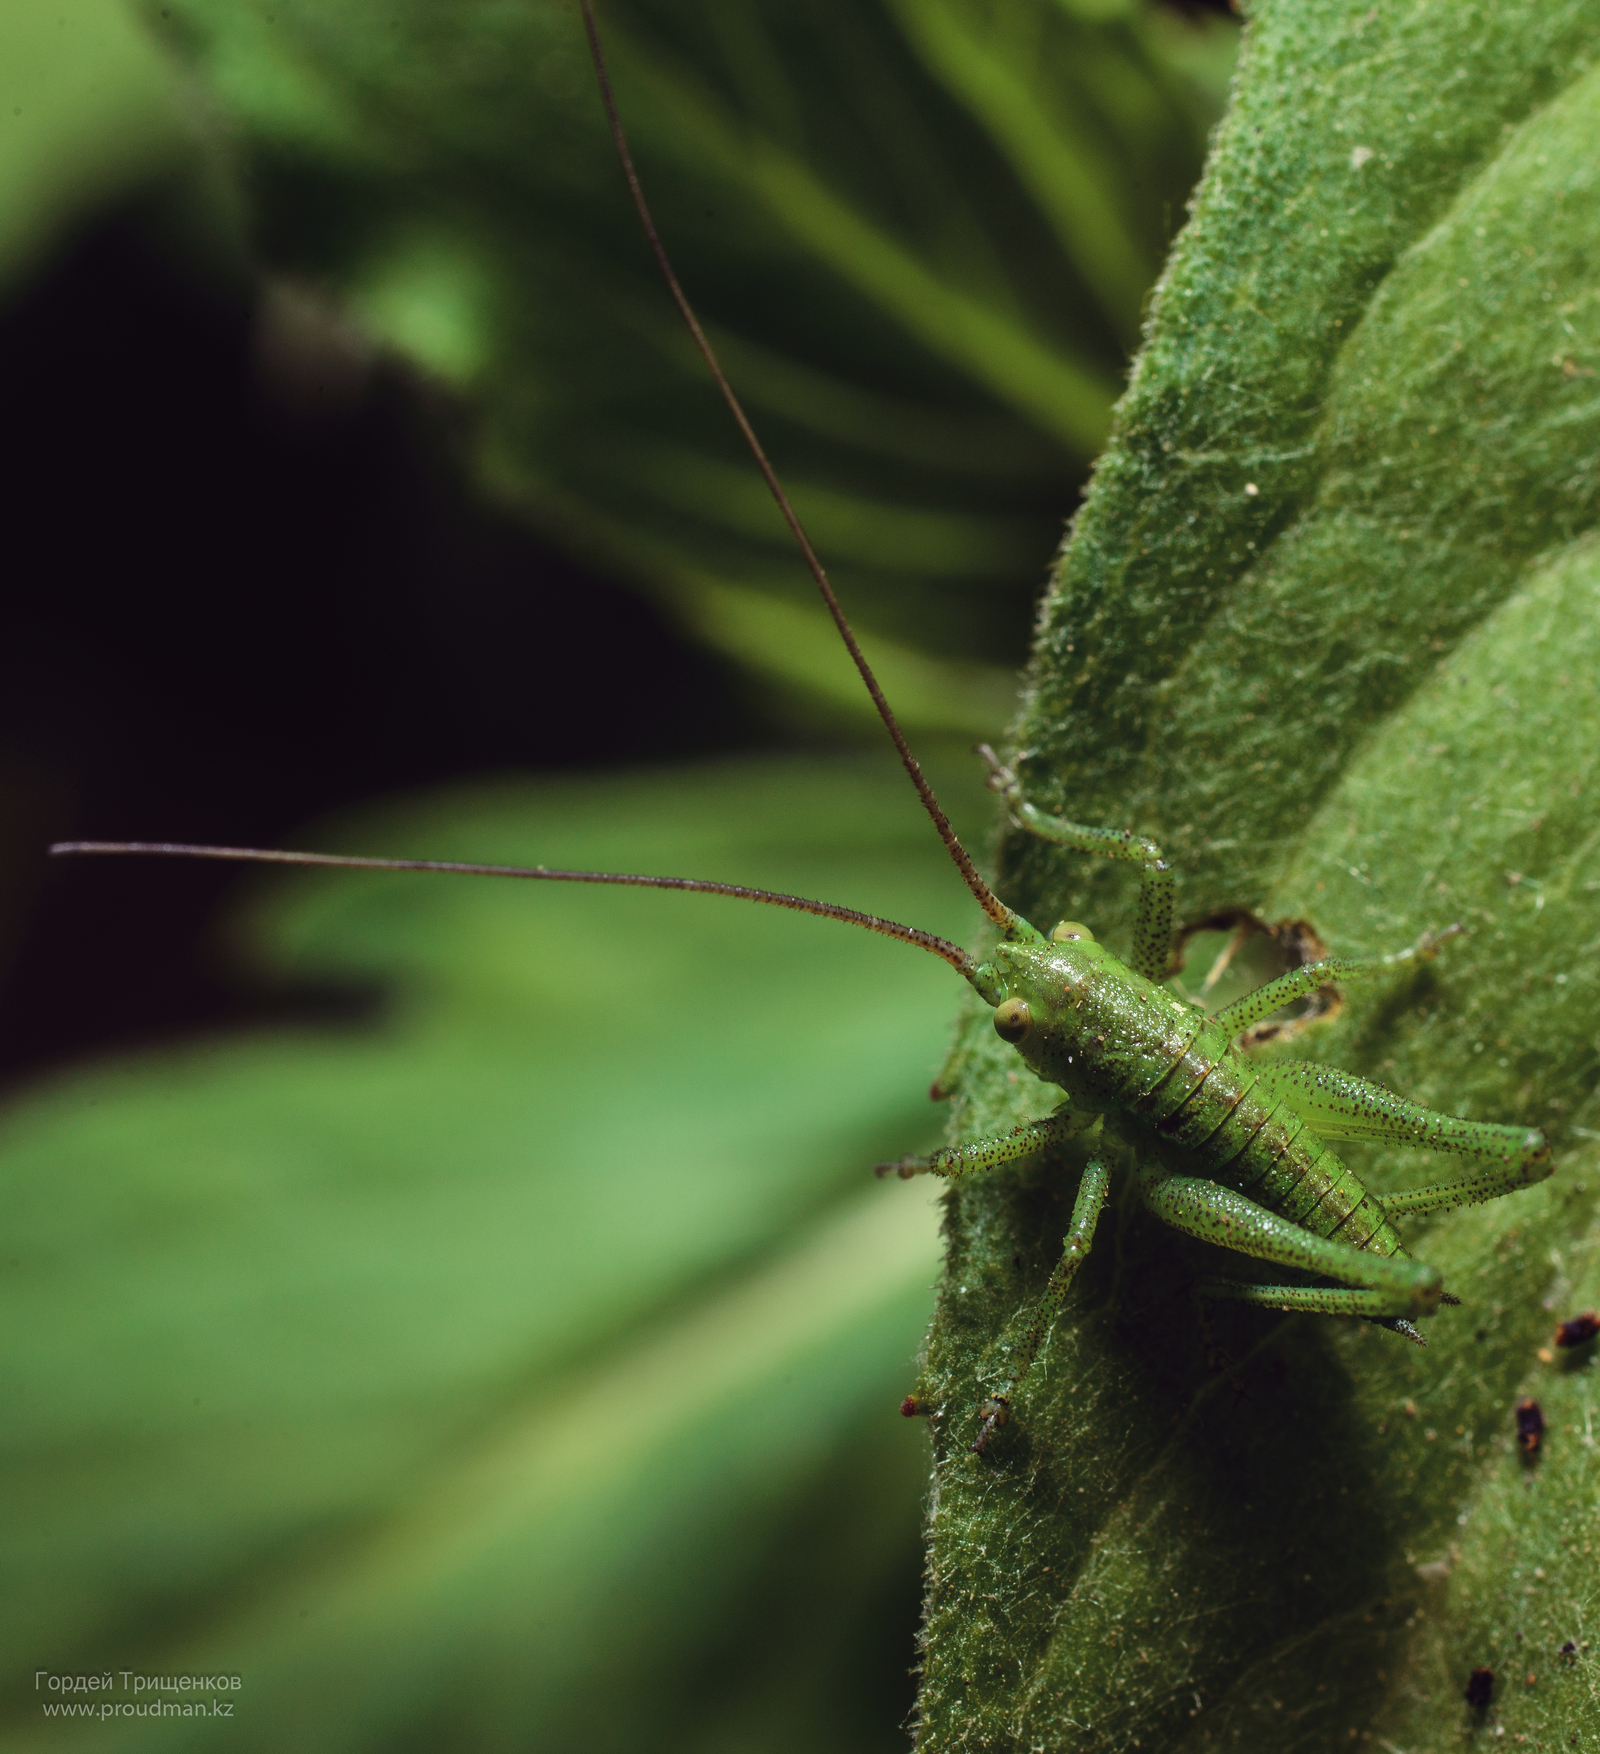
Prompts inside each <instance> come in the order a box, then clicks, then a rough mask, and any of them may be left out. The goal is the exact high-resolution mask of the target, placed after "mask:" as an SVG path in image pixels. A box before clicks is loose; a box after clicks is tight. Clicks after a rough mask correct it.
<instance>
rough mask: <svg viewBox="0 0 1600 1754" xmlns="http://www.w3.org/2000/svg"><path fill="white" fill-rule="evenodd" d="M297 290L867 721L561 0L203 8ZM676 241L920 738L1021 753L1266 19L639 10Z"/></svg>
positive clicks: (660, 571) (629, 33) (210, 76)
mask: <svg viewBox="0 0 1600 1754" xmlns="http://www.w3.org/2000/svg"><path fill="white" fill-rule="evenodd" d="M150 16H151V18H152V21H153V22H154V23H155V24H156V25H157V26H159V28H160V31H161V33H162V35H163V37H164V38H165V40H166V41H168V42H169V43H170V44H171V45H172V46H173V48H174V50H175V51H176V52H177V53H178V54H179V55H180V56H181V57H182V58H183V59H184V60H185V61H186V62H187V64H188V65H190V66H191V67H192V68H193V69H194V70H195V72H196V74H197V76H198V78H199V80H200V81H201V84H202V88H203V90H204V92H205V96H206V101H207V103H208V104H209V105H210V106H211V107H212V113H213V115H214V116H215V118H216V119H217V123H218V128H219V132H220V134H221V135H222V136H223V137H224V138H225V139H226V140H227V141H228V142H229V143H230V147H231V150H232V151H233V152H234V153H235V154H236V156H237V159H238V164H239V173H240V176H241V178H242V180H243V184H244V186H245V188H246V189H247V190H248V198H249V205H250V211H251V214H252V223H253V227H254V231H255V238H256V248H257V250H258V252H259V254H260V255H261V257H262V259H263V260H264V262H265V263H266V264H268V265H269V266H270V267H271V268H272V269H273V270H274V271H275V272H277V273H279V274H281V275H289V276H294V277H295V278H296V279H297V281H298V282H299V283H300V284H301V286H302V287H305V286H310V287H312V288H315V289H319V290H320V292H321V293H322V295H323V296H325V297H327V298H330V299H332V300H333V301H335V302H336V304H337V305H338V306H339V307H340V308H341V309H344V310H347V311H348V310H353V311H354V312H356V313H357V314H358V315H359V316H360V318H361V319H362V322H363V324H364V326H365V328H366V329H367V331H368V332H369V333H371V334H374V335H376V336H377V337H379V338H380V339H382V340H385V341H387V342H389V343H390V344H392V345H393V346H394V347H396V348H398V349H399V350H400V351H401V353H402V354H403V355H404V356H406V357H407V358H409V359H411V360H412V361H414V362H415V363H416V364H417V365H419V366H420V367H422V368H423V369H425V370H426V371H427V372H429V373H430V374H432V375H434V376H435V377H437V378H439V379H441V380H443V381H444V382H445V383H447V384H449V385H452V386H454V387H455V388H456V389H457V390H458V391H460V392H461V393H462V394H463V395H464V396H466V397H467V398H468V399H469V402H470V406H471V408H472V410H473V416H474V419H475V421H476V431H475V437H474V440H473V448H474V456H475V466H476V468H477V470H478V473H479V475H480V478H481V479H482V481H483V482H484V484H485V485H486V486H487V487H489V488H490V490H491V491H493V492H495V493H497V494H500V495H502V496H504V497H505V498H506V499H508V500H509V501H511V502H512V503H515V504H517V505H519V506H521V507H524V508H525V509H526V511H527V512H528V514H529V515H530V516H531V517H533V518H534V519H535V520H537V521H538V522H539V523H540V524H541V525H542V526H543V527H544V528H546V529H547V530H549V531H551V532H553V533H555V534H556V535H557V536H558V537H559V538H560V539H561V540H563V541H564V542H566V543H567V544H568V545H569V546H570V547H572V548H573V549H574V550H576V551H578V552H579V553H581V554H583V555H585V556H586V557H587V558H588V559H589V560H590V561H591V562H592V563H593V564H595V565H597V566H599V567H601V568H602V569H604V570H607V571H610V572H613V573H616V574H619V575H621V576H624V577H627V578H631V579H632V580H634V581H635V582H636V583H637V584H638V585H639V586H640V587H641V588H642V589H645V590H647V591H649V592H651V593H652V594H654V595H655V596H657V597H658V598H660V599H661V600H662V601H663V602H664V603H666V604H667V605H668V606H669V608H670V609H671V611H672V613H673V614H674V615H675V617H676V618H677V619H678V620H680V621H681V622H682V623H683V624H684V625H686V626H687V627H689V628H691V629H692V630H694V631H695V632H696V633H697V634H698V635H699V636H700V637H701V638H703V639H704V640H706V641H708V642H710V643H711V644H713V645H714V646H716V647H717V648H718V649H720V650H722V651H723V652H725V653H727V654H728V655H730V656H731V657H732V658H734V659H735V660H737V661H739V662H740V663H743V664H747V665H749V666H752V667H753V668H754V669H756V670H757V671H759V672H760V673H762V674H763V676H764V677H766V678H768V679H769V680H771V679H776V680H777V681H779V682H780V683H782V684H783V685H784V686H785V687H786V688H787V689H788V690H789V691H790V692H793V693H798V694H800V695H802V696H804V697H806V698H808V699H809V700H811V702H812V703H813V706H814V707H815V706H819V705H822V706H825V710H827V711H829V712H830V713H833V714H837V713H839V712H840V711H842V712H843V713H844V714H845V715H847V716H848V717H851V718H857V717H860V716H861V715H862V714H863V711H865V712H866V713H867V714H868V716H870V708H866V707H865V703H864V701H863V698H862V696H861V694H860V690H859V688H858V686H857V683H856V679H855V677H854V675H853V674H852V673H851V671H850V669H849V666H848V665H847V664H844V663H842V662H841V660H840V656H839V654H838V652H837V650H836V646H835V642H834V638H833V633H832V629H831V628H830V627H829V626H828V625H827V623H826V622H825V621H822V620H819V618H818V617H817V616H816V615H815V614H814V613H813V611H812V604H811V599H810V586H809V582H808V581H807V579H806V578H805V575H804V573H803V572H802V571H801V570H800V569H799V567H798V565H797V563H796V561H795V558H794V556H793V553H792V551H791V548H790V545H789V540H788V535H787V532H786V531H785V529H784V527H783V525H782V524H781V522H780V521H779V519H778V517H777V515H776V513H775V512H774V510H773V508H772V506H771V504H770V501H769V500H768V499H767V497H766V492H765V489H764V488H763V486H762V484H761V482H760V479H759V477H758V476H756V474H755V473H754V472H753V471H752V469H751V468H750V465H749V461H748V458H747V457H746V455H745V453H744V451H743V449H742V446H741V442H740V440H739V438H738V435H737V433H736V432H735V431H734V429H733V428H732V426H731V424H730V423H729V421H728V418H727V413H726V411H725V409H724V408H723V407H722V404H721V402H720V400H719V399H718V397H717V395H716V393H715V391H714V390H713V389H712V387H711V385H710V383H709V381H708V380H707V377H706V374H705V371H704V367H703V366H702V364H701V362H700V359H699V357H698V355H697V354H696V353H695V352H694V350H693V347H692V345H691V343H690V342H689V339H688V337H687V335H686V334H685V333H684V332H683V329H682V326H681V324H680V323H679V321H678V318H677V316H676V313H675V312H674V311H673V310H672V307H671V305H670V303H669V302H668V301H667V299H666V298H665V296H664V294H663V290H662V287H661V285H660V281H659V276H658V275H657V273H656V269H655V266H654V264H653V262H652V261H651V259H650V257H649V255H648V253H647V252H646V249H645V246H644V242H643V239H642V238H641V237H640V235H639V229H638V224H637V221H636V220H635V218H634V214H633V211H632V208H631V206H630V205H629V203H628V201H627V198H626V195H625V192H624V190H623V186H622V183H621V179H620V174H619V171H618V168H617V164H616V159H615V154H614V152H613V150H612V147H611V143H610V140H609V137H608V135H607V134H606V131H605V127H604V122H603V118H602V116H601V113H600V110H599V106H598V103H597V100H596V96H595V90H594V77H593V73H592V70H591V68H590V66H589V63H588V55H587V50H586V48H585V45H584V42H583V37H582V32H581V30H580V28H579V25H578V19H577V12H576V8H575V7H574V6H572V5H569V4H567V3H566V0H523V3H520V4H517V5H503V4H493V5H491V4H472V5H454V6H450V7H440V6H437V5H435V4H432V3H431V0H384V4H382V5H378V4H375V3H374V0H250V3H248V4H244V5H241V4H238V3H237V0H221V3H213V0H175V3H174V4H172V5H164V6H161V7H159V8H154V7H152V8H151V9H150ZM603 23H604V27H605V30H606V35H607V40H608V44H609V52H610V54H611V57H612V59H613V60H614V62H615V68H614V72H615V77H616V85H617V91H618V97H619V101H620V104H621V107H622V110H623V113H624V115H625V117H626V119H627V124H628V127H629V129H630V132H631V133H632V135H633V137H634V146H635V152H636V156H637V158H638V160H639V164H640V167H641V172H642V175H643V177H644V180H645V185H646V188H647V191H648V193H649V196H650V198H651V201H652V203H653V204H654V206H655V208H656V211H657V217H658V220H659V223H660V226H661V230H662V232H663V234H664V235H665V237H666V238H667V239H668V241H669V247H670V249H671V251H672V254H673V257H674V259H675V261H676V263H677V265H678V268H679V271H680V273H681V275H682V277H683V279H684V282H685V284H686V285H687V287H688V288H689V291H690V294H691V296H692V298H693V299H694V300H695V302H696V305H697V306H698V308H699V310H700V314H701V316H702V317H703V318H704V320H705V321H706V323H707V325H708V327H709V329H710V331H711V333H712V335H713V337H714V339H715V341H716V344H717V346H718V347H719V348H720V349H721V350H722V352H723V354H724V358H725V362H726V364H727V366H728V368H729V370H730V372H731V373H732V375H733V377H734V380H735V381H736V383H737V384H738V386H739V388H740V391H741V393H742V394H743V395H744V396H745V397H746V398H747V399H748V401H749V403H750V405H751V409H752V413H753V414H754V416H755V418H756V420H757V422H758V424H759V426H760V428H761V430H762V432H763V433H764V435H765V437H766V442H767V443H768V445H769V447H770V449H771V450H772V452H773V455H774V458H775V460H776V462H777V463H778V466H779V468H780V469H781V470H782V472H783V474H784V476H785V479H786V482H787V485H788V487H789V490H790V493H791V495H792V497H793V499H794V502H795V504H796V506H797V507H798V509H799V511H800V513H801V515H802V517H803V518H804V519H805V520H806V522H807V524H808V525H809V527H810V528H811V530H812V532H813V535H814V536H815V538H816V541H817V543H818V546H819V548H820V549H821V550H822V551H823V552H824V553H825V554H826V555H827V556H828V561H829V565H830V567H831V569H832V570H833V572H834V574H835V578H836V582H837V583H838V584H839V586H840V588H841V591H842V593H843V594H844V595H845V596H846V598H847V600H848V601H849V602H850V603H851V604H852V605H853V606H854V607H853V613H855V614H856V616H857V619H858V621H859V623H860V626H861V629H862V632H863V634H864V636H871V638H872V643H873V650H874V653H875V659H876V661H878V662H879V663H880V666H881V669H882V671H883V678H884V683H885V686H886V687H887V688H888V689H889V691H890V693H891V694H892V696H893V698H894V699H895V701H896V703H897V705H898V706H899V708H900V710H901V712H902V713H903V714H904V715H905V716H906V717H907V719H908V721H910V722H911V723H913V724H916V725H920V726H927V727H930V728H944V729H951V730H957V731H963V732H968V731H981V732H984V733H986V734H992V733H994V732H996V731H997V730H998V728H999V727H1000V726H1001V725H1002V724H1003V723H1004V722H1005V720H1006V718H1007V717H1008V716H1009V714H1010V711H1011V704H1012V700H1013V698H1014V696H1013V686H1012V681H1011V677H1010V674H1009V671H1010V668H1011V666H1012V665H1013V664H1014V663H1015V662H1016V660H1017V658H1018V657H1020V655H1021V638H1022V633H1023V629H1024V627H1025V626H1026V622H1027V615H1028V609H1029V606H1030V605H1031V603H1032V601H1033V598H1034V596H1035V594H1036V592H1037V590H1038V586H1039V582H1040V578H1041V575H1042V572H1043V570H1044V567H1045V565H1046V562H1047V558H1048V556H1049V554H1050V553H1051V551H1052V549H1053V548H1054V546H1055V544H1056V542H1057V540H1058V538H1059V534H1060V528H1061V523H1062V520H1063V518H1064V516H1065V515H1066V513H1067V512H1068V511H1070V510H1071V507H1072V488H1073V486H1074V484H1075V482H1076V481H1077V480H1079V479H1081V477H1082V473H1083V470H1084V467H1085V465H1086V464H1087V462H1088V460H1089V459H1090V457H1091V456H1092V455H1093V454H1094V452H1095V451H1096V450H1097V449H1098V447H1099V444H1100V442H1101V440H1102V439H1103V437H1104V434H1105V431H1106V424H1107V419H1108V415H1109V410H1110V407H1111V402H1112V400H1113V398H1114V396H1115V395H1116V393H1117V391H1118V388H1119V387H1120V383H1121V378H1122V372H1123V368H1124V363H1125V360H1126V357H1127V354H1128V352H1129V350H1130V349H1131V347H1132V345H1133V343H1134V342H1135V341H1136V339H1137V336H1138V331H1139V324H1140V305H1141V300H1142V298H1143V296H1144V294H1145V292H1146V290H1147V288H1148V287H1149V285H1150V284H1151V282H1152V280H1153V279H1154V276H1155V273H1156V270H1157V268H1158V266H1159V263H1160V260H1161V257H1162V255H1163V253H1164V250H1165V244H1166V239H1167V236H1168V235H1169V234H1170V232H1171V230H1172V229H1173V228H1174V227H1175V225H1176V223H1177V217H1175V216H1181V210H1182V206H1183V202H1184V200H1185V198H1186V196H1187V194H1188V192H1189V190H1190V188H1191V187H1192V185H1193V182H1194V179H1195V177H1196V175H1197V174H1198V170H1199V164H1200V151H1201V146H1202V142H1203V138H1204V133H1205V129H1206V127H1207V126H1208V124H1209V123H1210V122H1211V121H1212V119H1213V118H1214V116H1215V115H1216V113H1217V111H1218V109H1219V107H1220V101H1221V94H1222V85H1223V82H1224V81H1225V79H1226V77H1227V71H1228V68H1229V66H1230V64H1231V55H1232V44H1233V37H1234V33H1233V31H1232V29H1231V27H1230V26H1229V25H1227V24H1225V23H1223V22H1221V21H1220V20H1215V19H1213V20H1212V21H1211V22H1210V23H1208V24H1204V25H1203V24H1201V23H1200V22H1198V21H1196V20H1192V19H1185V18H1182V17H1180V16H1178V15H1176V14H1174V13H1171V12H1168V11H1166V10H1164V9H1162V8H1159V7H1152V6H1149V5H1146V4H1143V3H1138V4H1136V3H1134V0H1119V3H1114V4H1110V5H1106V4H1095V5H1088V4H1061V3H1058V0H1003V3H1000V4H993V3H991V0H917V3H916V4H914V5H912V4H899V3H895V0H873V3H872V4H868V5H862V4H860V3H859V0H808V3H807V4H805V5H800V6H796V5H794V4H774V3H763V0H705V3H704V4H699V5H695V6H687V7H686V6H683V5H676V4H665V3H662V0H627V3H626V4H619V5H616V6H611V7H607V8H606V9H605V14H604V19H603Z"/></svg>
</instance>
